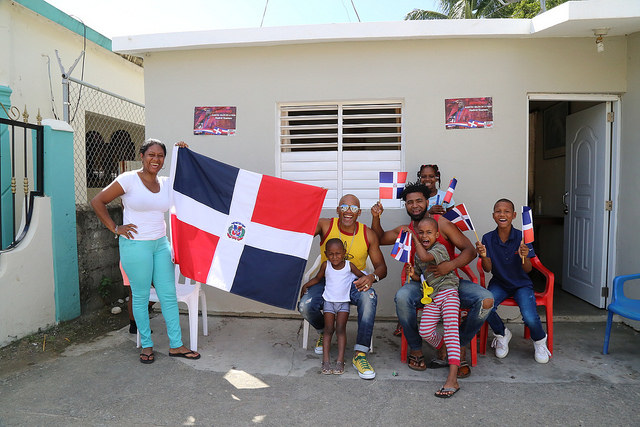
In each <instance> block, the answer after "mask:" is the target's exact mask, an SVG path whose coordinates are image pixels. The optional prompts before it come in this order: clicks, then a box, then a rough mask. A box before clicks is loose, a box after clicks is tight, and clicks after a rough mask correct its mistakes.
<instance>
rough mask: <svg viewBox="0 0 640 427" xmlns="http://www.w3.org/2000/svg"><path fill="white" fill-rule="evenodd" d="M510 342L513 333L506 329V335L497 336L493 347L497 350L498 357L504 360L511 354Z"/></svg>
mask: <svg viewBox="0 0 640 427" xmlns="http://www.w3.org/2000/svg"><path fill="white" fill-rule="evenodd" d="M509 341H511V331H510V330H509V329H507V328H504V335H495V338H493V342H492V343H491V347H493V348H495V349H496V357H497V358H498V359H504V358H505V357H507V354H509Z"/></svg>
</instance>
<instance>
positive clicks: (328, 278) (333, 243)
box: [301, 238, 364, 375]
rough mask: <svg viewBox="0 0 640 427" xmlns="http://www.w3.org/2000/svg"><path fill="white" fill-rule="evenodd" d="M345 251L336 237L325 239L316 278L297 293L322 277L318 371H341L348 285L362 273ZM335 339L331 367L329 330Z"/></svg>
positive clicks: (347, 305) (331, 336)
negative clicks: (321, 341)
mask: <svg viewBox="0 0 640 427" xmlns="http://www.w3.org/2000/svg"><path fill="white" fill-rule="evenodd" d="M346 254H347V251H346V250H345V248H344V243H342V240H340V239H337V238H335V239H329V240H328V241H327V243H326V246H325V255H326V256H327V260H326V261H325V262H323V263H322V264H320V269H319V270H318V274H316V277H314V278H313V279H311V280H309V282H307V283H305V284H304V286H302V290H301V294H304V293H305V292H306V291H307V289H308V288H309V287H311V286H313V285H316V284H318V283H319V282H320V281H321V280H322V279H323V278H324V279H325V282H326V284H325V287H324V293H323V294H322V297H323V298H324V310H323V311H324V332H323V335H324V350H323V353H322V373H323V374H325V375H327V374H335V375H341V374H343V373H344V351H345V349H346V347H347V320H348V319H349V310H350V307H349V301H350V300H351V297H350V292H351V284H352V283H353V281H354V280H356V278H357V277H362V276H364V273H362V272H361V271H360V270H358V269H357V268H356V267H355V266H354V265H353V264H351V263H350V262H349V261H347V260H346V259H345V257H346ZM334 330H335V332H336V336H337V338H338V358H337V359H336V364H335V367H332V366H331V361H330V356H331V353H330V352H331V339H332V338H333V332H334Z"/></svg>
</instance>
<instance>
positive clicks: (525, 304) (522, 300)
mask: <svg viewBox="0 0 640 427" xmlns="http://www.w3.org/2000/svg"><path fill="white" fill-rule="evenodd" d="M489 290H490V291H491V293H492V294H493V300H494V308H493V310H491V314H490V315H489V317H488V318H487V322H488V323H489V326H491V330H492V331H493V333H495V334H498V335H504V323H503V322H502V319H500V316H498V313H497V312H496V307H498V306H499V305H500V303H501V302H502V301H504V300H505V299H507V298H509V297H513V299H514V300H515V301H516V303H517V304H518V307H520V313H521V314H522V321H523V322H524V324H525V325H527V327H528V328H529V331H530V332H531V339H532V340H534V341H539V340H541V339H542V338H544V337H545V336H546V335H547V334H546V333H545V331H544V329H542V322H540V316H538V310H537V308H536V296H535V294H534V292H533V288H530V287H523V288H516V289H509V290H508V289H505V288H503V287H502V286H500V285H499V284H496V283H493V284H490V285H489Z"/></svg>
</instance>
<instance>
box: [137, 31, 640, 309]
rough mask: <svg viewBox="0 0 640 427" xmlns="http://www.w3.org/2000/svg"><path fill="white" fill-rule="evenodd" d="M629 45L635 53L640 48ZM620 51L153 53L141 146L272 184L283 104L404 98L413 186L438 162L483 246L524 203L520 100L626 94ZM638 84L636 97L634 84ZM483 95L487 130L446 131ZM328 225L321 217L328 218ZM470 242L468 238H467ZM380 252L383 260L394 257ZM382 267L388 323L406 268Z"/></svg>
mask: <svg viewBox="0 0 640 427" xmlns="http://www.w3.org/2000/svg"><path fill="white" fill-rule="evenodd" d="M634 43H635V46H638V41H637V37H636V38H635V42H634ZM626 48H627V41H626V39H625V38H624V37H612V38H607V40H606V51H605V52H604V53H601V54H597V53H596V49H595V46H594V42H593V39H590V38H553V39H551V38H549V39H444V40H410V41H406V40H403V41H375V42H341V43H319V44H306V45H283V46H273V47H243V48H220V49H198V50H179V51H164V52H153V53H150V54H147V55H145V92H146V94H147V97H146V106H147V123H146V124H147V135H148V136H150V137H157V138H160V139H162V140H163V141H166V142H167V143H173V142H175V141H179V140H184V141H186V142H188V143H189V145H190V146H191V148H193V149H194V150H196V151H198V152H201V153H203V154H206V155H209V156H212V157H215V158H217V159H219V160H221V161H224V162H228V163H230V164H233V165H235V166H238V167H241V168H245V169H249V170H254V171H256V172H261V173H266V174H275V173H276V170H277V169H276V155H277V145H278V140H277V129H276V126H277V123H278V121H277V106H278V103H280V102H283V103H288V102H317V101H336V100H337V101H343V100H347V101H370V100H382V99H393V100H398V99H399V100H402V101H403V102H404V107H403V112H404V124H403V129H404V133H405V141H406V150H405V165H406V170H407V171H409V172H410V176H411V177H415V173H416V171H417V170H418V167H419V165H420V164H423V163H437V164H438V165H439V166H440V168H441V170H442V184H443V187H446V184H447V183H448V182H449V180H450V179H451V178H452V177H453V176H455V177H456V178H457V179H458V187H457V189H456V194H455V200H456V201H457V202H464V203H465V204H466V205H467V208H468V209H469V210H470V213H471V215H472V218H473V220H474V223H475V225H476V228H477V229H478V233H479V234H480V235H481V234H482V233H485V232H487V231H489V230H490V229H493V228H494V227H495V224H494V223H493V221H492V220H491V216H490V212H491V209H492V205H493V203H494V201H495V200H497V199H498V198H500V197H509V198H511V199H512V200H513V201H514V203H515V204H516V205H521V204H523V203H524V202H525V200H526V189H527V182H526V181H527V166H526V165H527V161H526V160H527V155H528V154H527V150H528V138H527V121H528V101H527V94H528V93H554V92H558V93H613V94H618V93H623V92H625V91H626V89H627V86H626V77H627V72H628V70H627V65H626V64H627V57H626V53H627V51H626ZM636 51H637V49H636ZM636 61H637V59H636ZM634 84H635V85H636V88H637V86H638V81H637V80H636V81H635V83H634ZM484 96H490V97H493V114H494V127H493V128H492V129H475V130H445V127H444V114H445V113H444V99H445V98H456V97H484ZM636 97H637V95H636ZM636 104H637V100H636ZM196 106H236V107H237V128H238V129H237V133H236V135H235V136H231V137H227V136H194V135H193V130H192V127H193V113H194V107H196ZM635 126H638V125H637V124H636V125H635ZM636 129H637V127H636ZM635 134H636V135H637V134H638V132H635ZM636 149H637V148H636ZM364 208H365V212H364V213H363V215H362V217H361V220H362V221H363V222H364V223H366V224H369V223H370V215H369V212H368V206H364ZM334 215H335V212H332V211H331V210H325V211H323V216H334ZM382 222H383V227H384V228H391V227H393V226H395V225H398V224H400V223H406V222H407V216H406V214H405V213H404V211H403V210H388V211H386V212H385V213H384V215H383V221H382ZM467 235H468V237H469V238H470V239H472V240H473V239H474V236H473V234H472V233H470V232H467ZM316 246H317V245H314V249H313V251H312V255H311V256H312V258H311V259H313V257H314V256H315V255H316V254H317V248H316ZM383 252H384V253H385V254H388V253H389V252H390V248H384V249H383ZM632 253H633V252H629V256H632V255H631V254H632ZM387 265H388V267H389V277H388V278H387V279H386V280H384V281H383V282H382V283H380V284H379V285H377V286H376V289H377V290H378V293H379V302H378V316H384V317H394V316H395V307H394V303H393V296H394V294H395V292H396V290H397V289H398V287H399V280H398V279H397V278H398V277H399V275H400V267H401V265H400V263H398V262H396V261H393V260H391V259H390V258H388V257H387ZM556 273H557V274H560V272H556ZM208 293H209V295H210V296H211V297H210V301H211V302H210V307H212V310H213V311H224V312H256V311H260V312H275V313H279V312H281V311H278V310H274V309H272V308H270V307H267V306H260V307H258V306H257V305H256V304H255V303H253V302H250V301H248V300H244V299H241V298H239V297H235V296H233V295H224V296H223V295H220V294H221V293H220V292H217V291H215V290H212V289H209V290H208Z"/></svg>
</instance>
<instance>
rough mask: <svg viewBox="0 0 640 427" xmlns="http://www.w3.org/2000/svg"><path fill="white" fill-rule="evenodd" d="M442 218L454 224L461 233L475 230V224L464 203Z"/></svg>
mask: <svg viewBox="0 0 640 427" xmlns="http://www.w3.org/2000/svg"><path fill="white" fill-rule="evenodd" d="M442 216H443V217H445V218H447V219H448V220H449V221H451V222H452V223H454V224H455V225H456V226H457V227H458V228H459V229H460V231H468V230H474V228H473V222H472V221H471V217H470V216H469V213H468V212H467V207H466V206H465V205H464V203H461V204H459V205H458V206H456V207H454V208H453V209H451V210H450V211H449V212H447V213H445V214H444V215H442Z"/></svg>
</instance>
